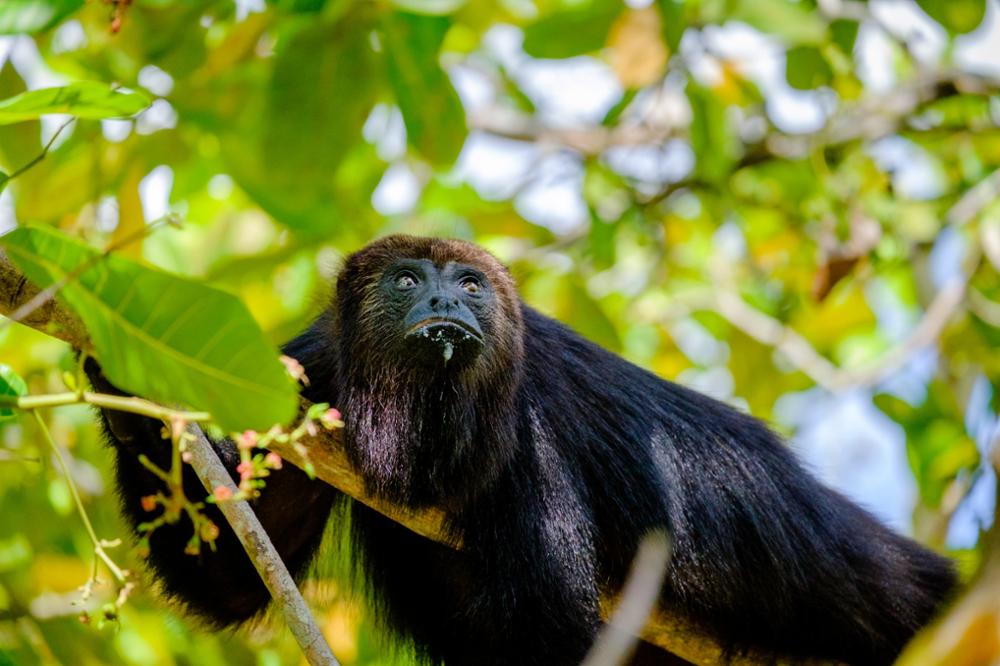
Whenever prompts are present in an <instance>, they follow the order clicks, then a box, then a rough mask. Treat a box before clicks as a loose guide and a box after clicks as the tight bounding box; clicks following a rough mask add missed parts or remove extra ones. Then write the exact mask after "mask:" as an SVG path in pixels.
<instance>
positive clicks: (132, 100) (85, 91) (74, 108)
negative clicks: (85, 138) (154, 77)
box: [0, 81, 149, 125]
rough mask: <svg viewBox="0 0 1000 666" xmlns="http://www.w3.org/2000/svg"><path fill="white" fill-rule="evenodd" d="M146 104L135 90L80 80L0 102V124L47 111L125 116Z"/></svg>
mask: <svg viewBox="0 0 1000 666" xmlns="http://www.w3.org/2000/svg"><path fill="white" fill-rule="evenodd" d="M147 106H149V99H147V98H146V96H145V95H143V94H141V93H137V92H125V91H123V90H114V89H113V88H111V87H110V86H108V85H107V84H104V83H96V82H94V81H80V82H78V83H71V84H69V85H68V86H62V87H59V88H42V89H40V90H29V91H28V92H25V93H21V94H20V95H17V96H16V97H11V98H9V99H5V100H3V101H0V125H8V124H10V123H19V122H23V121H25V120H35V119H36V118H38V117H39V116H43V115H45V114H47V113H68V114H70V115H72V116H76V117H77V118H90V119H96V120H100V119H102V118H127V117H129V116H134V115H135V114H137V113H139V112H140V111H142V110H143V109H145V108H146V107H147Z"/></svg>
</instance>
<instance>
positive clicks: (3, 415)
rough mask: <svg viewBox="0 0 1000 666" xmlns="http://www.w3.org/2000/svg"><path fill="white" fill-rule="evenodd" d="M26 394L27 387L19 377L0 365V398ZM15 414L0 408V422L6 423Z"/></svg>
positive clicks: (8, 408)
mask: <svg viewBox="0 0 1000 666" xmlns="http://www.w3.org/2000/svg"><path fill="white" fill-rule="evenodd" d="M27 392H28V387H27V385H26V384H25V383H24V380H23V379H21V377H20V376H19V375H18V374H17V373H16V372H14V371H13V370H11V369H10V367H9V366H6V365H4V364H2V363H0V396H3V397H5V398H11V397H17V396H21V395H24V394H25V393H27ZM14 415H15V412H14V410H13V409H12V408H10V407H0V421H8V420H10V419H12V418H14Z"/></svg>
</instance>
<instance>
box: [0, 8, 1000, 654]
mask: <svg viewBox="0 0 1000 666" xmlns="http://www.w3.org/2000/svg"><path fill="white" fill-rule="evenodd" d="M991 2H992V0H991ZM887 4H892V7H886V5H887ZM998 12H1000V8H998V7H997V5H996V3H995V2H993V3H992V5H990V6H989V7H988V3H987V1H986V0H948V1H947V2H945V1H943V0H942V1H931V0H914V1H912V2H910V1H904V2H899V3H871V4H869V3H865V2H858V1H854V0H838V1H836V2H834V1H831V0H826V1H815V2H814V1H812V0H797V1H794V0H656V1H655V2H651V3H641V2H640V3H630V4H629V5H628V6H627V5H625V4H624V3H622V2H619V1H618V0H572V1H571V0H502V1H501V2H486V1H484V0H391V1H385V2H377V3H375V2H371V3H369V2H350V1H347V0H274V1H272V2H267V3H265V2H263V0H239V1H237V2H233V1H232V0H207V1H204V2H187V1H182V0H135V1H134V2H131V3H130V2H100V1H98V0H91V1H90V2H84V1H83V0H4V1H3V2H0V35H8V37H0V39H2V40H3V41H2V42H0V54H4V55H3V56H2V58H3V59H2V60H0V65H2V66H0V190H3V195H2V198H0V225H2V226H3V227H4V228H7V227H9V226H11V225H13V224H15V223H16V224H18V225H21V226H27V225H32V227H31V228H32V231H30V232H29V231H27V230H25V231H20V232H17V233H18V234H20V236H16V235H15V236H8V237H6V238H5V240H4V245H5V247H7V248H8V250H9V251H11V254H12V257H13V258H14V259H15V260H16V261H18V262H19V265H21V266H22V268H23V269H24V270H26V271H27V272H28V273H29V275H31V276H32V277H33V278H35V279H36V280H38V281H39V282H41V283H43V284H46V283H53V282H57V281H59V279H60V278H66V277H67V276H69V278H70V279H69V280H68V286H67V287H66V288H65V291H64V298H65V300H66V302H67V303H69V304H70V305H71V306H72V307H75V308H76V309H77V310H78V312H80V313H81V314H82V315H83V318H84V320H85V321H86V324H87V326H88V329H89V331H90V333H91V335H92V337H93V338H94V342H95V346H96V348H97V353H98V356H100V357H101V358H102V360H104V361H105V363H107V362H108V361H109V360H111V359H116V358H117V359H118V360H119V361H120V363H119V365H118V367H117V368H115V369H113V370H112V368H109V371H112V372H116V373H118V374H116V375H115V379H116V380H117V381H119V382H120V383H121V384H122V385H123V386H127V387H128V388H129V389H131V390H133V391H135V392H136V393H137V394H141V395H148V396H151V397H155V398H157V399H159V400H162V401H165V402H171V403H174V402H177V403H183V404H186V405H187V406H189V407H191V408H194V409H208V410H209V411H211V412H212V413H213V414H215V416H216V419H217V421H219V422H221V424H222V425H224V426H225V427H226V428H228V429H238V428H242V427H248V426H254V425H261V424H260V423H255V422H254V421H253V419H255V418H256V419H259V420H265V421H271V420H279V419H282V418H285V417H286V416H287V414H288V412H289V410H290V403H289V396H290V394H289V391H288V387H287V386H285V385H283V384H282V381H281V380H276V379H275V377H276V375H275V374H274V373H275V368H276V367H277V366H276V365H274V366H269V365H268V364H269V363H270V358H269V355H271V354H272V353H273V352H274V350H275V347H276V345H277V344H279V343H281V342H282V341H284V340H286V339H288V338H289V337H291V336H292V335H294V334H295V333H296V332H298V331H299V330H301V329H302V327H303V326H304V325H306V323H307V322H308V321H309V319H310V317H312V316H313V315H315V313H316V312H317V310H318V309H319V308H320V307H322V304H323V303H324V302H325V300H326V299H327V298H328V296H329V278H330V276H331V274H332V273H333V271H334V270H335V268H336V266H337V263H338V261H339V259H340V258H341V257H342V256H343V255H344V254H346V253H349V252H351V251H352V250H354V249H357V248H358V247H360V246H362V245H363V244H365V243H366V242H368V241H369V240H370V239H372V238H374V237H376V236H378V235H381V234H385V233H390V232H409V233H418V234H435V235H448V236H458V237H463V238H468V239H471V240H475V241H477V242H479V243H481V244H483V245H485V246H486V247H488V248H490V249H491V250H492V251H494V252H495V253H497V254H498V255H499V256H500V257H501V258H502V259H503V260H504V261H506V262H507V263H508V264H509V265H510V266H511V268H512V270H513V272H514V274H515V276H516V278H517V279H518V282H519V284H520V285H521V288H522V293H523V294H524V296H525V299H526V300H527V301H528V302H530V303H531V304H533V305H534V306H536V307H538V308H540V309H542V310H543V311H545V312H547V313H550V314H552V315H554V316H557V317H558V318H560V319H561V320H563V321H565V322H567V323H568V324H570V325H572V326H573V327H575V328H576V329H577V330H579V331H580V332H581V333H583V334H584V335H586V336H588V337H590V338H591V339H593V340H595V341H597V342H599V343H600V344H602V345H604V346H606V347H608V348H609V349H612V350H614V351H616V352H619V353H621V354H623V355H625V356H626V357H627V358H629V359H631V360H633V361H635V362H637V363H639V364H641V365H643V366H644V367H647V368H649V369H651V370H652V371H654V372H656V373H658V374H660V375H662V376H665V377H668V378H671V379H674V380H677V381H680V382H683V383H687V384H690V385H692V386H695V387H696V388H699V389H700V390H703V391H707V392H709V393H711V394H712V395H715V396H716V397H719V398H721V399H725V400H728V401H730V402H732V403H733V404H736V405H738V406H740V407H741V408H744V409H748V410H749V411H751V412H752V413H754V414H755V415H757V416H759V417H761V418H764V419H767V420H770V421H772V422H773V423H775V427H777V428H779V429H781V430H783V431H785V432H786V434H790V435H791V434H794V431H795V429H796V428H797V427H801V426H803V425H804V424H803V423H802V422H801V421H799V420H796V419H795V418H794V415H793V417H789V416H788V412H789V408H788V407H787V405H789V404H793V405H794V404H804V403H803V402H802V400H803V399H804V400H806V401H812V400H816V401H821V400H823V399H824V398H825V397H828V394H830V393H834V394H838V393H840V392H846V391H849V392H850V394H851V395H856V396H860V398H861V400H862V401H863V402H864V404H865V405H867V407H868V409H869V413H870V418H872V419H875V420H876V421H878V422H879V423H881V427H882V428H883V430H884V431H885V432H887V433H888V432H890V431H892V432H895V430H896V429H898V430H899V431H901V432H903V433H905V442H906V444H905V446H906V451H905V458H906V460H907V461H908V465H909V474H910V476H911V477H912V479H913V485H914V488H915V497H916V499H915V502H916V504H915V507H914V512H913V526H912V529H913V532H914V534H916V535H917V536H918V537H919V538H921V539H923V540H925V541H926V542H928V543H930V544H931V545H933V546H935V547H938V548H943V547H945V545H946V540H947V535H948V534H949V526H950V523H951V521H952V519H953V517H954V516H955V514H956V512H957V511H958V510H959V509H960V507H962V506H963V505H965V504H967V503H968V498H969V497H971V496H972V495H973V494H974V493H978V494H979V495H982V494H983V493H982V488H984V487H985V488H986V489H987V490H988V491H989V493H992V488H993V487H994V484H995V481H994V478H995V477H994V475H993V471H992V468H991V467H990V465H989V460H988V459H987V457H986V456H984V455H983V454H984V452H986V451H988V450H989V448H990V447H991V446H992V444H993V437H994V436H995V432H994V431H995V424H996V413H995V412H996V410H997V408H998V405H1000V391H998V390H997V388H998V387H1000V362H998V360H997V358H998V356H997V354H996V351H995V350H996V349H997V346H998V344H1000V274H998V272H997V267H998V266H1000V222H998V219H1000V217H998V216H1000V203H998V201H997V196H996V193H997V191H998V189H1000V177H998V176H997V173H998V172H997V170H998V169H1000V129H998V124H1000V96H998V90H1000V84H998V82H997V80H996V79H994V78H991V77H990V74H989V72H992V75H993V76H996V75H997V72H998V69H997V65H998V62H1000V51H998V50H997V47H996V43H997V41H998V37H997V35H998V34H1000V29H998V27H997V20H998V19H997V16H1000V13H998ZM991 17H992V18H991ZM903 19H905V20H903ZM912 26H918V28H919V29H918V28H915V27H912ZM984 34H985V35H986V36H985V37H984ZM976 39H979V41H980V42H984V41H985V42H989V41H990V40H992V41H993V47H992V50H988V49H987V51H988V52H989V53H991V54H992V55H991V56H985V57H986V58H992V62H989V61H983V58H984V56H982V53H984V52H985V51H984V50H983V49H979V50H978V51H975V53H978V54H980V55H979V56H978V57H979V60H976V58H974V57H969V56H965V57H962V56H961V53H962V49H963V48H966V49H967V50H968V51H969V52H972V50H971V49H970V48H969V44H970V43H971V41H972V40H976ZM873 54H874V55H873ZM51 114H72V118H76V120H73V121H71V122H69V121H70V119H71V116H66V115H51ZM136 114H137V115H136ZM165 216H168V217H170V218H171V219H178V220H180V221H181V224H180V225H179V226H176V227H175V226H166V227H164V228H158V229H156V230H154V231H151V232H149V233H147V231H146V228H147V226H148V225H150V224H151V223H153V222H154V221H157V220H162V219H164V218H165ZM139 236H141V237H142V240H141V241H134V239H135V238H136V237H139ZM87 246H90V247H92V248H96V249H106V248H109V247H112V248H116V255H117V256H116V257H115V259H114V260H113V261H108V262H105V263H99V264H98V265H96V266H94V267H92V268H93V270H88V271H85V272H83V273H80V274H76V273H74V270H73V269H74V268H75V267H78V266H79V264H80V262H82V261H86V260H87V258H88V257H94V256H97V253H95V252H94V251H93V250H92V249H88V247H87ZM15 248H21V249H22V250H24V248H29V249H30V252H29V251H23V252H22V254H21V255H20V256H18V254H17V253H16V252H14V251H13V250H14V249H15ZM171 273H172V274H176V275H183V276H185V277H184V278H180V277H174V276H172V275H170V274H171ZM949 289H950V290H951V291H948V290H949ZM946 293H952V294H954V293H957V294H958V296H959V297H958V298H957V299H952V300H947V299H944V298H942V294H946ZM243 304H245V305H246V309H248V310H249V313H250V314H251V315H252V319H251V318H250V317H248V316H247V314H246V309H245V308H244V307H243ZM254 322H256V323H254ZM258 327H259V328H258ZM135 331H140V332H141V333H142V335H141V336H140V335H138V334H135ZM140 338H141V340H142V341H143V342H140V341H139V340H140ZM234 350H249V351H247V356H245V357H242V361H241V360H240V358H239V357H238V355H236V354H234V353H233V352H234ZM234 356H236V357H237V358H233V357H234ZM164 359H169V360H168V361H164ZM0 361H2V362H3V363H4V365H2V366H0V394H2V395H17V394H22V393H23V392H24V391H25V390H27V391H28V392H30V393H34V394H39V393H52V392H61V391H65V390H67V389H66V386H65V383H64V382H65V379H64V374H65V373H67V372H68V373H69V374H70V375H72V373H73V371H74V367H75V361H74V359H73V356H72V353H71V351H70V350H69V349H68V348H67V347H66V346H65V345H64V344H62V343H60V342H57V341H55V340H53V339H51V338H48V337H46V336H44V335H42V334H41V333H38V332H35V331H32V330H29V329H26V328H23V327H18V326H2V327H0ZM153 368H158V369H156V370H153ZM220 370H221V371H225V372H226V373H229V374H228V375H226V377H225V378H223V379H222V380H219V378H218V376H217V374H218V373H217V372H216V371H220ZM279 374H280V373H279ZM209 377H214V378H215V379H209ZM22 378H23V379H22ZM213 382H214V383H213ZM286 383H287V382H286ZM276 387H277V388H276ZM262 391H264V392H262ZM268 391H270V392H268ZM796 399H797V400H799V402H798V403H796V402H794V400H796ZM790 401H791V402H790ZM782 405H785V408H782ZM792 411H795V409H794V407H793V408H792ZM50 416H51V429H52V431H53V434H54V435H55V437H56V440H57V441H58V442H59V443H60V445H61V446H63V447H65V449H66V451H67V453H68V454H69V455H70V459H71V463H72V464H71V469H72V472H73V476H74V481H75V484H76V485H77V487H78V488H79V489H80V491H81V494H82V495H83V498H84V501H85V504H86V506H87V508H88V510H89V511H90V512H91V514H92V518H93V520H94V522H95V527H96V529H97V531H98V533H99V534H101V535H102V536H107V537H110V536H113V535H121V536H126V535H125V528H124V527H123V525H122V523H121V522H120V521H119V520H118V518H117V516H116V507H115V501H114V499H113V497H112V494H113V493H112V491H111V487H110V486H111V478H112V476H111V474H112V470H110V469H109V454H108V452H107V451H106V450H104V449H103V448H102V447H101V446H100V445H99V443H98V441H97V439H98V437H97V433H96V429H95V427H94V418H93V414H92V413H91V412H90V411H88V410H87V409H83V408H63V409H59V410H53V411H52V412H51V414H50ZM0 421H2V422H3V423H2V424H0V507H2V514H0V515H2V516H3V521H2V523H0V665H4V664H36V663H37V664H51V663H72V664H151V663H158V664H159V663H162V664H239V663H248V664H260V665H261V666H265V665H267V666H269V665H271V664H286V663H287V664H293V663H299V662H300V660H301V658H300V657H299V656H298V652H297V650H296V647H295V645H294V643H293V641H292V640H291V638H290V636H289V635H288V633H287V631H286V630H285V629H284V627H283V626H282V624H281V622H280V620H279V621H276V622H273V623H270V624H269V623H261V624H260V625H259V626H257V627H256V628H254V629H253V630H251V631H248V632H243V633H239V634H234V635H230V634H223V635H215V634H212V633H207V632H204V631H201V630H200V628H199V627H198V625H197V623H192V622H189V621H188V620H186V619H184V617H183V615H182V614H180V613H177V612H174V611H170V610H164V605H163V602H162V601H159V600H157V599H156V596H155V590H153V589H151V588H150V587H149V586H145V587H144V588H143V589H142V590H141V591H140V592H139V593H137V594H136V595H134V596H133V598H132V599H130V600H129V602H128V603H127V604H126V605H125V607H124V609H123V611H122V615H121V618H120V621H118V622H109V623H91V624H90V625H86V626H85V625H83V624H81V623H80V622H78V620H77V619H76V618H77V616H78V614H79V613H80V611H81V610H82V609H83V608H82V607H81V606H80V605H78V602H79V598H80V595H79V591H78V588H79V586H80V585H82V584H83V582H84V581H85V580H86V579H87V577H88V575H89V569H90V566H91V552H92V549H91V545H90V542H89V540H88V538H87V535H86V533H85V531H84V529H83V527H82V525H81V524H80V523H79V520H78V518H77V516H76V515H75V514H74V512H73V506H72V501H71V497H70V493H69V487H68V486H67V484H66V481H65V480H64V479H62V478H61V477H60V476H59V474H58V473H57V471H56V470H55V468H54V466H53V464H52V463H51V461H50V452H49V451H48V450H47V449H46V447H45V445H44V442H43V440H42V439H41V438H40V436H39V433H38V432H37V426H36V424H34V423H33V422H32V421H30V420H29V419H26V418H23V417H22V418H17V417H16V416H15V415H13V414H10V413H8V411H0ZM893 424H896V425H893ZM827 427H831V424H827ZM834 427H835V426H834ZM849 444H850V443H849V442H848V443H845V445H844V447H845V449H848V450H853V451H854V453H853V454H852V455H862V456H863V455H864V452H863V451H861V452H859V451H858V447H857V446H855V447H853V449H852V448H851V447H850V446H849ZM989 493H987V494H988V495H989ZM989 501H990V503H991V504H990V506H991V507H992V501H993V499H992V495H989ZM984 527H985V526H984ZM334 538H335V537H334ZM983 543H985V540H980V541H979V542H978V543H977V544H972V543H964V544H962V545H963V547H965V548H966V551H965V552H963V553H959V554H960V555H961V557H962V560H963V563H964V566H965V569H966V570H967V571H972V570H974V569H975V568H976V566H977V564H978V562H979V561H980V559H981V557H980V555H981V550H982V546H983ZM130 547H131V546H130V544H129V543H126V544H125V545H122V546H120V547H118V549H117V550H116V551H115V556H116V558H118V560H119V561H120V562H125V563H127V566H128V567H129V568H131V569H133V570H137V569H141V563H140V560H141V558H140V557H139V554H138V553H136V552H134V551H132V550H130ZM178 556H179V557H181V556H183V555H181V554H180V553H178ZM330 569H331V567H321V572H320V573H319V575H318V576H317V578H316V581H315V582H314V583H310V584H309V586H308V587H307V589H306V593H307V598H308V600H309V601H310V602H311V603H312V604H314V606H315V607H316V609H317V615H318V617H319V619H320V623H321V626H322V627H323V629H324V631H325V632H326V633H327V635H328V637H329V638H330V640H331V644H332V645H333V648H334V651H335V652H336V653H337V655H338V657H339V658H340V659H341V660H342V662H343V663H346V664H379V663H400V662H405V661H406V658H405V654H401V653H393V652H391V651H388V650H387V649H386V647H385V646H384V645H382V644H381V643H380V642H379V640H378V638H377V635H378V632H377V631H376V630H375V629H374V626H375V625H374V623H373V622H372V617H371V613H370V611H368V610H367V609H366V608H365V607H364V604H363V603H360V602H359V601H357V600H356V599H355V598H354V597H352V596H351V595H350V594H348V590H347V588H346V586H345V583H344V581H343V577H342V576H338V575H336V572H334V571H331V570H330ZM110 594H111V590H110V587H109V586H106V587H105V588H98V590H97V593H96V594H95V598H94V599H92V600H91V601H88V602H87V603H88V604H97V606H96V607H98V608H99V606H100V604H101V603H104V602H106V601H107V599H108V595H110ZM102 595H103V596H102ZM100 624H103V626H98V625H100ZM991 644H996V645H1000V641H994V643H991ZM990 657H991V658H997V657H998V655H996V654H992V655H990ZM956 659H958V660H957V661H953V662H951V663H961V660H960V658H958V657H956ZM918 663H919V662H918ZM970 663H971V662H970Z"/></svg>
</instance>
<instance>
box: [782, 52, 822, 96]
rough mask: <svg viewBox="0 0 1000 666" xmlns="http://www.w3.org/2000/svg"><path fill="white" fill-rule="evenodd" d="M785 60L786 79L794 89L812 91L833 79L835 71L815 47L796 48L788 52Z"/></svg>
mask: <svg viewBox="0 0 1000 666" xmlns="http://www.w3.org/2000/svg"><path fill="white" fill-rule="evenodd" d="M785 58H786V59H785V78H787V79H788V85H790V86H791V87H793V88H798V89H799V90H812V89H814V88H819V87H820V86H825V85H827V84H828V83H830V81H831V80H832V79H833V70H831V69H830V65H829V64H828V63H827V62H826V59H825V58H824V57H823V54H822V53H820V52H819V49H817V48H816V47H814V46H796V47H795V48H792V49H789V50H788V53H787V54H786V56H785Z"/></svg>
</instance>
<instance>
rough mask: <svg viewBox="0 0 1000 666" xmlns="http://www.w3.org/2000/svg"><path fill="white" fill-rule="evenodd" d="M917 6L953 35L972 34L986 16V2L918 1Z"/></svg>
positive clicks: (965, 0) (977, 0)
mask: <svg viewBox="0 0 1000 666" xmlns="http://www.w3.org/2000/svg"><path fill="white" fill-rule="evenodd" d="M917 4H918V5H920V8H921V9H923V10H924V12H926V13H927V15H928V16H930V17H931V18H932V19H934V20H935V21H937V22H938V23H940V24H941V25H942V26H943V27H944V29H945V30H947V31H948V32H950V33H953V34H955V33H957V34H965V33H968V32H972V31H973V30H975V29H976V28H978V27H979V24H980V23H982V22H983V17H984V16H986V0H917Z"/></svg>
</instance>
